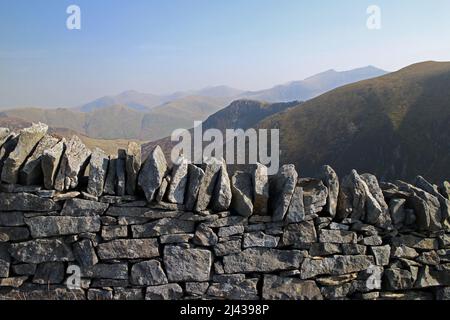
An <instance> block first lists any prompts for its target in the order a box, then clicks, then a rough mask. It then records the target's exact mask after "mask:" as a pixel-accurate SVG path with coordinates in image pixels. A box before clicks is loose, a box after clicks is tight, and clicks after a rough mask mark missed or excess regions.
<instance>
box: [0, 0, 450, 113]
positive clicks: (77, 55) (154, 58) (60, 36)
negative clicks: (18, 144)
mask: <svg viewBox="0 0 450 320" xmlns="http://www.w3.org/2000/svg"><path fill="white" fill-rule="evenodd" d="M70 4H76V5H78V6H80V8H81V22H82V29H81V30H72V31H70V30H67V28H66V19H67V17H68V15H67V14H66V8H67V7H68V6H69V5H70ZM372 4H376V5H378V6H379V7H380V8H381V10H382V16H381V17H382V29H381V30H377V31H374V30H368V29H367V27H366V20H367V17H368V15H367V14H366V9H367V7H368V6H369V5H372ZM449 14H450V1H448V0H430V1H420V0H414V1H410V0H339V1H336V0H316V1H301V0H159V1H156V0H129V1H125V0H70V1H66V0H36V1H29V0H0V107H3V108H4V107H17V106H45V107H68V106H75V105H79V104H82V103H84V102H87V101H89V100H91V99H95V98H97V97H100V96H103V95H108V94H117V93H120V92H122V91H125V90H129V89H133V90H138V91H142V92H148V93H156V94H159V93H168V92H172V91H178V90H188V89H197V88H201V87H205V86H211V85H229V86H233V87H237V88H240V89H246V90H255V89H263V88H267V87H271V86H273V85H276V84H280V83H284V82H288V81H292V80H299V79H303V78H305V77H307V76H310V75H312V74H315V73H318V72H321V71H324V70H327V69H331V68H333V69H337V70H346V69H351V68H355V67H361V66H366V65H375V66H377V67H380V68H384V69H387V70H396V69H399V68H401V67H404V66H406V65H409V64H411V63H415V62H419V61H424V60H450V39H449V38H450V33H449V31H450V19H448V16H449Z"/></svg>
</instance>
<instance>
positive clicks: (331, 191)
mask: <svg viewBox="0 0 450 320" xmlns="http://www.w3.org/2000/svg"><path fill="white" fill-rule="evenodd" d="M319 176H320V179H322V181H323V183H324V185H325V186H326V187H327V188H328V197H327V203H326V206H325V210H326V212H327V213H328V214H329V215H330V216H331V217H333V218H334V217H335V216H336V210H337V201H338V196H339V178H338V176H337V174H336V172H335V171H334V170H333V168H331V167H330V166H323V167H322V168H321V170H320V175H319Z"/></svg>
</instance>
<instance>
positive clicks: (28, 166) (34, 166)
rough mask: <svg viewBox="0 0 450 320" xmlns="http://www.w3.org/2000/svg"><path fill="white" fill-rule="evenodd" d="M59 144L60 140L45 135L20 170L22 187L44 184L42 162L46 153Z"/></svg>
mask: <svg viewBox="0 0 450 320" xmlns="http://www.w3.org/2000/svg"><path fill="white" fill-rule="evenodd" d="M58 142H59V139H57V138H54V137H52V136H50V135H45V136H44V137H43V138H42V139H41V141H39V143H38V144H37V146H36V148H35V150H34V151H33V153H32V154H31V156H30V157H29V158H28V159H27V160H26V162H25V164H24V165H23V167H22V169H21V170H20V174H19V178H20V179H19V180H20V183H21V184H22V185H26V186H31V185H40V184H42V180H43V172H42V166H41V162H42V157H43V154H44V151H45V150H47V149H51V148H53V147H54V146H55V145H56V144H57V143H58Z"/></svg>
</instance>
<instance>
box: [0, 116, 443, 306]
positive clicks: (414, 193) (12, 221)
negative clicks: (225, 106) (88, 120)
mask: <svg viewBox="0 0 450 320" xmlns="http://www.w3.org/2000/svg"><path fill="white" fill-rule="evenodd" d="M47 129H48V128H47V126H46V125H43V124H37V125H33V126H32V127H31V128H27V129H24V130H22V131H21V132H18V133H17V134H16V133H11V132H9V130H7V129H0V146H1V149H0V171H1V181H2V183H1V189H0V299H92V300H99V299H121V300H122V299H252V300H253V299H296V300H304V299H308V300H309V299H449V298H450V234H449V233H448V227H449V224H450V220H449V213H450V205H449V195H450V186H449V184H448V183H447V182H445V183H443V184H442V185H441V186H436V185H433V184H430V183H429V182H427V181H426V180H425V179H423V178H422V177H418V178H417V179H416V181H415V182H414V184H408V183H405V182H402V181H395V182H393V183H386V182H380V181H378V180H377V178H376V177H375V176H373V175H371V174H358V173H357V172H356V171H353V172H351V173H350V174H349V175H347V176H345V177H342V178H341V179H339V178H338V177H337V175H336V173H335V172H334V171H333V169H332V168H330V167H329V166H324V167H323V168H322V170H321V172H320V173H319V174H318V175H317V177H315V178H303V177H301V168H300V170H299V171H297V170H296V168H295V167H294V166H293V165H285V166H283V167H282V168H281V169H280V171H279V173H278V174H277V175H275V176H270V177H269V176H267V168H266V167H264V166H263V165H255V166H251V167H246V168H245V170H244V168H237V169H236V168H231V167H230V166H227V165H226V164H225V163H224V162H223V160H217V159H211V160H210V161H207V162H206V163H205V164H203V165H202V166H195V165H192V164H188V163H187V162H186V161H181V160H180V161H179V162H177V163H175V164H174V165H172V166H171V167H169V165H168V164H167V162H166V159H165V157H164V154H163V153H162V151H161V149H160V148H159V147H157V148H155V149H154V150H153V151H152V152H151V154H150V155H149V157H148V158H147V159H146V160H145V161H141V151H140V147H139V146H138V145H137V144H135V143H130V144H129V146H128V148H127V150H121V151H119V152H118V155H117V156H114V157H110V156H107V155H106V154H105V153H104V152H102V151H101V150H99V149H95V150H92V151H91V150H89V149H88V148H87V147H86V146H85V145H84V144H83V143H82V142H81V140H80V139H79V138H77V137H73V138H72V139H71V140H70V141H65V140H64V139H59V138H55V137H52V136H50V135H49V134H48V133H47ZM240 169H242V171H241V170H240ZM78 271H79V273H78ZM77 275H79V276H80V277H79V280H80V281H79V282H77V279H78V277H77Z"/></svg>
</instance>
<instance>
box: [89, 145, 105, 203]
mask: <svg viewBox="0 0 450 320" xmlns="http://www.w3.org/2000/svg"><path fill="white" fill-rule="evenodd" d="M108 164H109V157H108V156H107V155H106V153H104V152H103V150H101V149H99V148H95V149H94V150H93V151H92V155H91V160H90V162H89V181H88V186H87V192H88V193H89V194H91V195H93V196H96V197H100V196H101V195H102V194H103V188H104V186H105V179H106V173H107V170H108Z"/></svg>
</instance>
